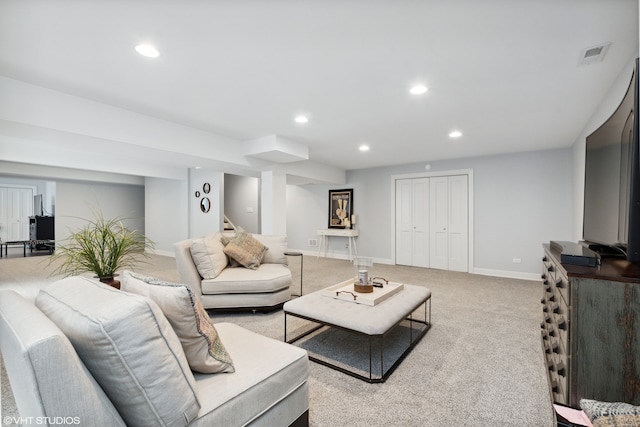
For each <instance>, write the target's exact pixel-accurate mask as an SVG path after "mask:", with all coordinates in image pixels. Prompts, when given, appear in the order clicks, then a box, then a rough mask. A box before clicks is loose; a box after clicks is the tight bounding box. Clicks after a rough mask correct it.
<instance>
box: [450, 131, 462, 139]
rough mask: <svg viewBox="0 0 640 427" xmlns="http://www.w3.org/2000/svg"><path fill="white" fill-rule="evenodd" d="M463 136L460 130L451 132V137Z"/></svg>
mask: <svg viewBox="0 0 640 427" xmlns="http://www.w3.org/2000/svg"><path fill="white" fill-rule="evenodd" d="M461 136H462V132H460V131H459V130H454V131H452V132H451V133H449V138H460V137H461Z"/></svg>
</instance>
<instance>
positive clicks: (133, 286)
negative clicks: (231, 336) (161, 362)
mask: <svg viewBox="0 0 640 427" xmlns="http://www.w3.org/2000/svg"><path fill="white" fill-rule="evenodd" d="M122 276H123V280H122V287H121V289H122V290H123V291H126V292H132V293H135V294H139V295H143V296H146V297H149V298H151V299H152V300H153V301H155V302H156V304H158V306H159V307H160V309H161V310H162V312H163V313H164V315H165V316H166V317H167V320H169V323H170V324H171V326H172V327H173V330H174V331H175V332H176V334H177V335H178V338H180V342H181V343H182V348H183V349H184V353H185V355H186V357H187V361H188V362H189V366H190V367H191V369H192V370H194V371H197V372H202V373H209V374H212V373H217V372H234V367H233V361H232V360H231V356H229V353H228V352H227V350H226V349H225V347H224V345H223V344H222V341H221V340H220V337H219V335H218V332H217V331H216V328H215V326H214V325H213V324H212V323H211V320H210V319H209V315H208V314H207V312H206V311H205V309H204V307H203V306H202V302H201V301H200V298H198V297H197V296H196V295H194V294H193V292H192V291H191V289H190V288H189V287H188V286H187V285H182V284H176V283H169V282H164V281H162V280H159V279H156V278H153V277H148V276H143V275H141V274H136V273H132V272H130V271H125V272H124V273H123V275H122Z"/></svg>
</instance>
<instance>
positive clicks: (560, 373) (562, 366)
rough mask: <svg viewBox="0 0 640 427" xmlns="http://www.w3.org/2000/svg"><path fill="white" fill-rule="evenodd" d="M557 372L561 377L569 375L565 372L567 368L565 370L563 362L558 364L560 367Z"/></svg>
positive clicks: (557, 367)
mask: <svg viewBox="0 0 640 427" xmlns="http://www.w3.org/2000/svg"><path fill="white" fill-rule="evenodd" d="M556 372H557V373H558V375H560V376H561V377H564V376H566V374H567V373H566V372H565V368H564V363H563V362H558V365H557V366H556Z"/></svg>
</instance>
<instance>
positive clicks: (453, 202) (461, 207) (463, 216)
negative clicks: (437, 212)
mask: <svg viewBox="0 0 640 427" xmlns="http://www.w3.org/2000/svg"><path fill="white" fill-rule="evenodd" d="M468 199H469V198H468V182H467V176H466V175H456V176H450V177H449V227H448V228H449V270H453V271H469V267H468V263H469V261H468V260H469V255H468V254H469V232H468V228H469V225H468V224H469V219H468V217H469V206H468Z"/></svg>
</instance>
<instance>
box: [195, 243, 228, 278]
mask: <svg viewBox="0 0 640 427" xmlns="http://www.w3.org/2000/svg"><path fill="white" fill-rule="evenodd" d="M221 237H222V234H220V233H212V234H209V235H208V236H205V237H201V238H198V239H194V240H193V242H192V243H191V247H190V248H189V250H190V251H191V257H192V258H193V263H194V264H195V265H196V268H197V269H198V273H200V276H201V277H202V278H203V279H215V278H216V277H217V276H218V274H220V272H222V270H224V269H225V267H226V266H227V264H229V259H228V258H227V255H226V254H225V253H224V245H223V244H222V242H221V241H220V238H221Z"/></svg>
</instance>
